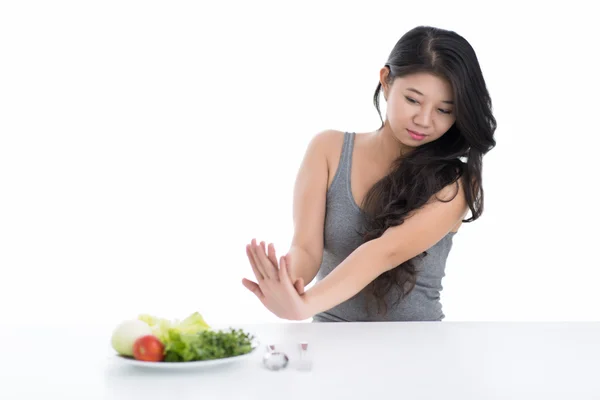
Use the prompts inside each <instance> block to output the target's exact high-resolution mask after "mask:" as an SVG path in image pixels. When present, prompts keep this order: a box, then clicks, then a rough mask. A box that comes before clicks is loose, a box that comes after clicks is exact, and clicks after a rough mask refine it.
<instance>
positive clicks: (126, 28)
mask: <svg viewBox="0 0 600 400" xmlns="http://www.w3.org/2000/svg"><path fill="white" fill-rule="evenodd" d="M358 4H360V6H358ZM501 4H502V6H495V7H494V6H491V5H490V4H488V3H487V2H482V5H470V4H467V3H464V2H463V3H461V2H457V1H444V2H433V1H427V2H403V1H389V2H376V1H371V2H362V1H361V2H346V1H343V2H342V1H336V2H321V1H319V2H304V1H303V2H298V3H296V4H294V5H293V4H292V3H291V2H277V3H276V2H272V3H270V2H269V3H268V2H264V1H252V2H242V1H238V2H166V1H165V2H156V1H110V2H109V1H103V2H83V1H71V2H65V1H56V2H41V1H40V2H28V1H18V2H17V1H14V2H3V3H2V5H1V6H0V271H1V273H0V318H2V320H3V321H4V322H7V321H9V323H11V324H12V323H19V324H26V323H30V322H35V323H39V322H40V321H41V322H42V323H46V324H62V323H66V322H70V323H78V322H86V323H94V324H103V325H107V326H108V325H111V324H116V323H118V322H119V321H120V320H122V319H125V318H129V317H135V316H137V314H139V313H150V314H155V315H159V316H162V317H166V318H183V317H185V316H187V315H188V314H190V313H192V312H194V311H199V312H201V313H202V314H203V315H204V316H205V318H206V320H207V321H208V322H209V323H210V324H227V323H244V322H271V321H277V318H276V317H274V316H273V315H271V314H270V313H269V312H268V311H266V310H264V309H262V306H261V305H260V303H259V302H258V301H257V300H256V299H255V298H254V297H253V295H252V294H251V293H249V292H247V291H246V289H245V288H244V287H243V286H242V284H241V279H242V277H244V276H245V277H251V270H250V267H249V265H248V262H247V259H246V256H245V251H244V247H245V244H246V243H247V242H249V241H250V240H251V239H252V238H253V237H256V238H258V239H259V240H266V241H273V242H274V243H275V244H276V248H277V249H278V251H279V253H282V252H284V251H286V250H287V246H288V245H289V241H290V239H291V235H292V209H291V200H292V197H291V196H292V187H293V181H294V178H295V174H296V171H297V168H298V166H299V163H300V160H301V157H302V155H303V153H304V150H305V148H306V145H307V143H308V141H309V140H310V138H311V137H312V136H313V135H314V134H316V133H317V132H319V131H321V130H324V129H339V130H349V131H357V132H365V131H372V130H374V129H376V128H377V127H378V126H379V117H378V116H377V113H376V111H375V108H374V107H373V105H372V95H373V91H374V90H375V87H376V85H377V81H378V74H379V69H380V68H381V66H382V65H383V64H384V63H385V61H386V59H387V56H388V54H389V52H390V51H391V49H392V47H393V46H394V44H395V43H396V41H397V40H398V39H399V38H400V36H401V35H402V34H403V33H404V32H406V31H407V30H409V29H411V28H413V27H415V26H417V25H420V24H426V25H435V26H439V27H441V28H446V29H452V30H455V31H457V32H458V33H460V34H461V35H463V36H465V37H466V38H467V39H468V40H469V41H470V43H471V44H472V45H473V47H474V48H475V50H476V52H477V54H478V57H479V60H480V63H481V66H482V69H483V72H484V75H485V79H486V81H487V84H488V88H489V90H490V93H491V95H492V99H493V102H494V110H495V116H496V118H497V120H498V130H497V132H496V137H497V141H498V145H497V147H496V149H494V150H493V151H492V152H491V153H489V155H488V156H486V158H485V162H484V188H485V190H486V204H485V212H484V215H483V217H482V218H481V219H480V220H478V221H477V222H476V223H474V224H469V225H463V228H462V230H461V232H460V234H459V235H457V236H456V238H455V246H454V249H453V251H452V253H451V255H450V258H449V260H448V265H447V277H446V278H445V280H444V282H443V284H444V292H443V293H442V301H443V305H444V312H445V314H446V320H448V321H451V320H482V321H488V320H598V319H599V317H600V307H598V306H597V305H598V304H599V303H600V302H599V301H598V294H597V281H598V279H599V277H600V272H598V271H599V267H600V263H599V262H598V259H597V255H598V234H597V233H596V231H595V230H596V227H597V226H598V223H599V222H600V218H599V213H598V210H597V208H596V204H597V202H598V201H597V197H596V196H595V195H594V193H595V183H596V182H597V180H598V179H597V172H596V171H597V170H598V167H597V154H598V145H599V144H600V141H599V140H598V134H599V133H600V132H599V128H598V120H597V116H598V98H599V89H600V85H599V84H598V75H597V68H598V67H597V66H598V64H597V62H595V61H594V60H595V59H596V60H597V58H595V57H597V55H596V50H595V49H596V48H597V46H598V37H599V35H598V33H597V30H596V29H593V28H592V24H593V23H596V21H594V20H593V18H592V16H593V13H592V12H591V8H589V7H591V6H589V7H587V8H586V7H582V6H581V5H578V4H577V2H573V1H570V2H567V3H565V4H566V5H564V6H560V7H559V6H552V5H548V3H547V2H540V3H539V4H540V5H539V6H538V5H536V4H535V2H519V3H518V7H515V6H513V5H508V4H506V3H504V2H503V3H501ZM542 4H543V6H542ZM580 4H586V3H585V2H580Z"/></svg>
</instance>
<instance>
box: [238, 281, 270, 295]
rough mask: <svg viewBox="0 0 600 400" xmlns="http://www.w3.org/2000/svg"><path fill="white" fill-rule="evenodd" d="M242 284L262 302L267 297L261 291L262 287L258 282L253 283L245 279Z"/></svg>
mask: <svg viewBox="0 0 600 400" xmlns="http://www.w3.org/2000/svg"><path fill="white" fill-rule="evenodd" d="M242 284H243V285H244V286H245V287H246V289H248V290H249V291H251V292H252V293H254V294H255V295H256V297H258V298H259V299H260V300H262V299H263V298H264V297H265V296H264V294H263V292H262V290H260V286H259V285H258V284H257V283H256V282H252V281H251V280H249V279H246V278H244V279H242Z"/></svg>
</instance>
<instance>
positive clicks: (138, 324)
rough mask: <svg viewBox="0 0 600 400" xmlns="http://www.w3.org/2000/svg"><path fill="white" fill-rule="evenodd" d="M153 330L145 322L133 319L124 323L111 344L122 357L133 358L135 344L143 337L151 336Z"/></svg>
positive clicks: (118, 328) (119, 327) (116, 330)
mask: <svg viewBox="0 0 600 400" xmlns="http://www.w3.org/2000/svg"><path fill="white" fill-rule="evenodd" d="M151 334H152V329H151V328H150V326H149V325H148V324H147V323H145V322H144V321H140V320H139V319H131V320H127V321H124V322H122V323H121V324H120V325H119V326H117V328H116V329H115V331H114V332H113V335H112V339H111V344H112V347H113V349H115V351H116V352H117V353H119V354H121V355H124V356H133V343H134V342H135V341H136V340H137V339H139V338H140V337H142V336H145V335H151Z"/></svg>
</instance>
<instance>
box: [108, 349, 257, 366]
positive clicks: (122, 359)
mask: <svg viewBox="0 0 600 400" xmlns="http://www.w3.org/2000/svg"><path fill="white" fill-rule="evenodd" d="M256 349H257V346H255V347H254V349H252V351H251V352H249V353H246V354H242V355H241V356H234V357H226V358H218V359H216V360H202V361H187V362H163V361H160V362H151V361H139V360H136V359H134V358H129V357H124V356H120V355H118V354H117V355H115V359H116V360H117V362H118V363H121V364H129V365H135V366H136V367H144V368H162V369H187V368H199V367H213V366H215V365H222V364H230V363H236V362H239V361H243V360H246V359H248V358H250V357H253V356H254V352H256Z"/></svg>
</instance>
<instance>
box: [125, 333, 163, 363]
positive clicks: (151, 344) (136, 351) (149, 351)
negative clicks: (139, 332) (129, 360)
mask: <svg viewBox="0 0 600 400" xmlns="http://www.w3.org/2000/svg"><path fill="white" fill-rule="evenodd" d="M164 350H165V346H164V345H163V344H162V342H161V341H160V340H158V338H157V337H156V336H154V335H146V336H142V337H141V338H139V339H137V340H136V341H135V342H134V343H133V357H134V358H135V359H136V360H140V361H162V360H163V358H164V354H163V352H164Z"/></svg>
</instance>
